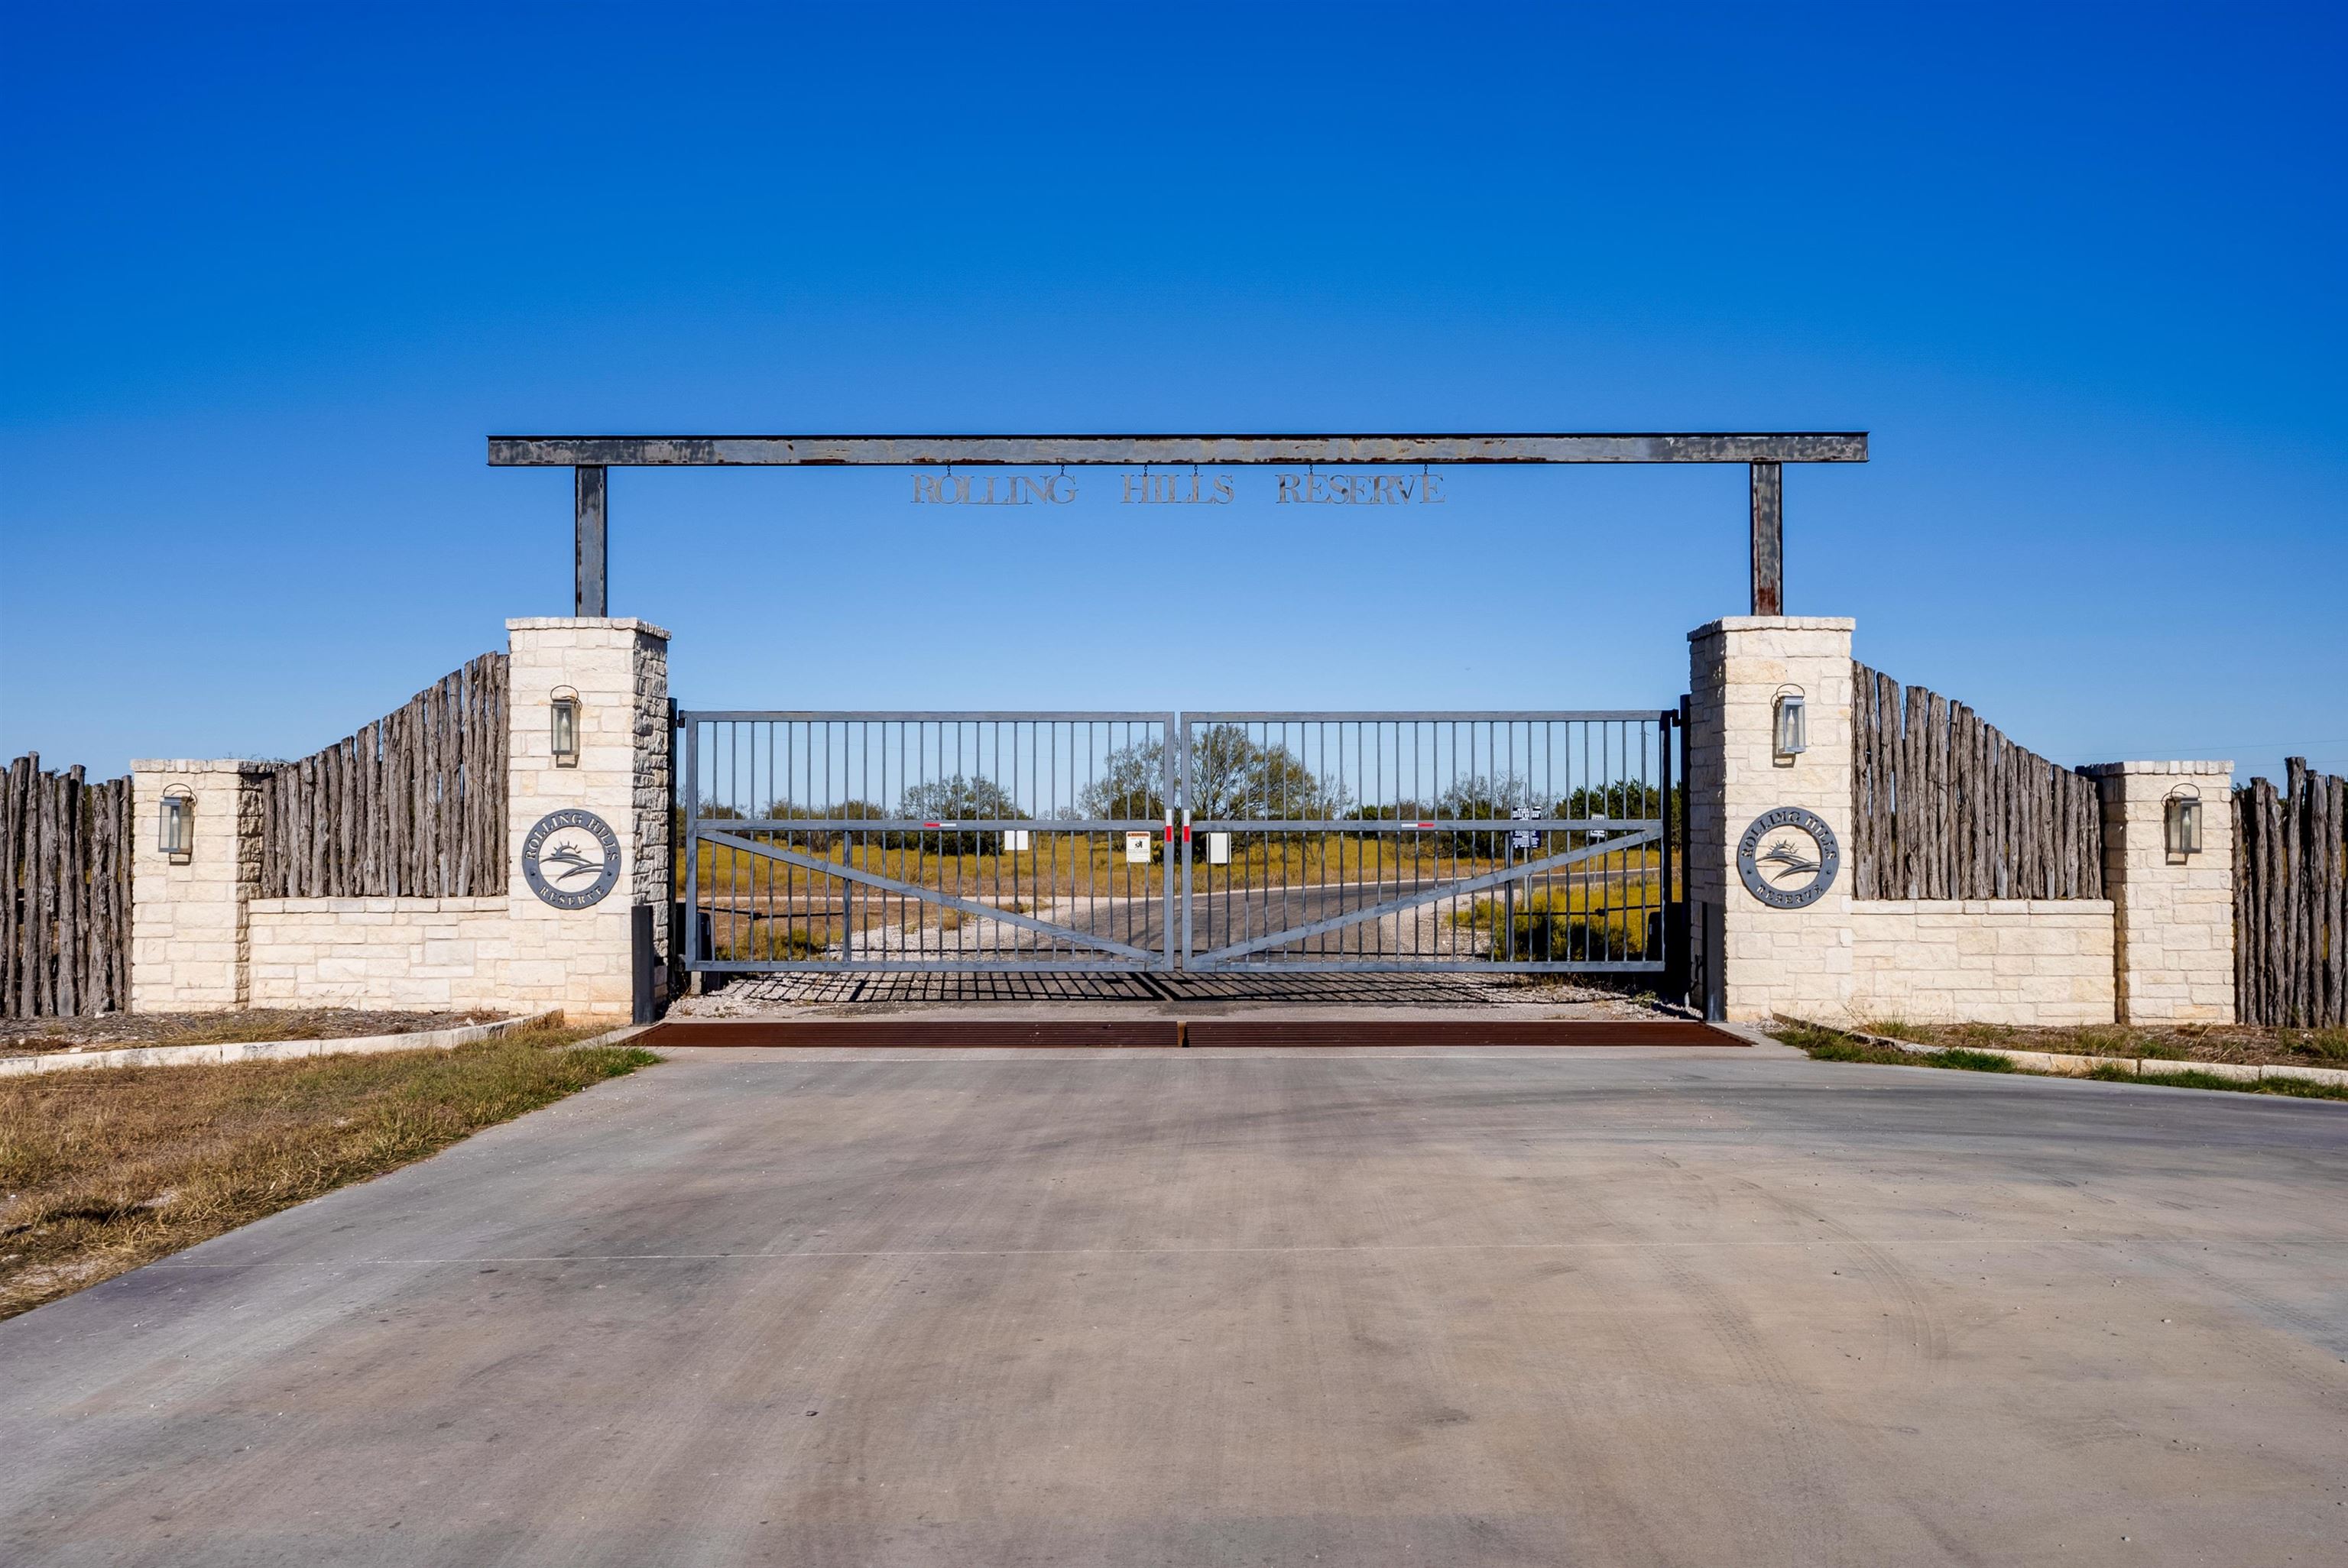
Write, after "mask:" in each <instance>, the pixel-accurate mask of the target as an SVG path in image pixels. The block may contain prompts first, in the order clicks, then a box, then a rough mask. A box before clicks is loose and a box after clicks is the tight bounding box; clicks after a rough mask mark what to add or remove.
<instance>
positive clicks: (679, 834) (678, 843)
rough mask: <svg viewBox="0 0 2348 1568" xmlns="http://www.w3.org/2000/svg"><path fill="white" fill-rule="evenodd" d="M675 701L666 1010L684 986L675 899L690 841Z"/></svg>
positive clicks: (672, 702)
mask: <svg viewBox="0 0 2348 1568" xmlns="http://www.w3.org/2000/svg"><path fill="white" fill-rule="evenodd" d="M676 735H677V720H676V699H675V698H674V697H671V698H670V699H669V700H668V821H667V823H666V824H665V825H664V826H663V829H662V831H663V832H664V833H665V834H667V835H668V886H665V887H664V888H662V889H661V903H662V904H663V905H664V907H666V908H667V910H668V961H667V963H666V964H665V965H664V974H665V979H664V984H663V986H662V988H661V1005H662V1006H663V1007H666V1006H667V1005H668V1004H669V1002H670V1001H672V1000H674V999H675V997H676V995H677V993H679V992H680V991H682V990H683V989H685V987H684V985H683V984H682V981H683V980H684V978H685V900H684V899H682V898H681V897H678V896H677V886H676V857H677V856H678V855H679V854H680V853H685V854H690V853H691V852H692V841H691V840H689V839H686V838H685V815H684V814H683V813H682V812H680V811H679V810H678V809H677V797H676V784H677V780H678V779H679V778H680V777H682V776H683V764H684V762H685V756H684V752H683V748H682V747H680V746H679V745H678V744H677V742H676Z"/></svg>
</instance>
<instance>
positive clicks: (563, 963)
mask: <svg viewBox="0 0 2348 1568" xmlns="http://www.w3.org/2000/svg"><path fill="white" fill-rule="evenodd" d="M507 634H508V641H509V645H510V656H509V662H508V677H509V679H508V692H509V705H508V710H507V712H508V717H507V723H508V726H509V727H508V733H507V742H508V751H507V756H508V763H507V802H508V806H507V821H506V831H507V842H506V844H505V845H504V853H505V856H506V877H505V890H504V892H503V893H502V894H500V895H496V896H492V897H473V898H273V899H259V898H257V897H255V895H256V893H257V891H258V887H259V880H260V867H261V805H262V802H261V792H260V789H259V787H258V786H259V783H260V780H261V779H262V778H263V777H265V776H266V774H267V773H268V770H269V768H270V767H271V765H272V764H266V763H249V762H233V761H232V762H149V763H139V764H134V769H135V772H136V778H135V783H134V786H133V793H134V796H135V799H136V803H137V804H136V810H137V814H138V815H137V822H138V824H139V834H140V835H141V836H140V837H139V850H138V858H137V861H136V864H135V866H134V876H133V880H132V904H133V922H132V928H131V947H132V951H131V998H132V1006H133V1008H134V1009H137V1010H139V1011H146V1012H154V1011H165V1010H187V1009H210V1008H236V1007H244V1006H261V1005H267V1006H345V1007H362V1008H381V1009H417V1010H424V1009H431V1010H441V1009H458V1008H473V1007H495V1008H503V1009H514V1010H518V1011H520V1010H528V1011H536V1010H539V1009H546V1008H561V1009H563V1010H564V1011H565V1013H567V1014H568V1015H570V1016H571V1017H572V1019H574V1020H624V1019H625V1018H626V1017H628V1015H629V1013H630V1010H631V1005H632V1003H633V998H634V974H633V967H632V958H633V951H632V931H631V925H632V920H631V917H630V910H631V909H632V907H634V906H636V905H638V904H640V903H641V904H649V905H654V906H655V907H657V908H658V909H659V911H660V917H658V918H655V920H654V933H655V941H656V943H664V939H665V936H666V931H667V925H668V922H667V919H666V912H667V906H668V903H669V895H668V892H667V885H668V877H669V875H670V873H669V853H668V820H669V816H668V789H669V782H668V770H669V765H670V764H669V756H668V753H669V729H668V651H667V650H668V633H666V632H665V631H663V630H661V629H660V628H658V627H656V626H651V625H648V624H646V623H645V622H644V621H641V620H627V619H593V620H572V619H567V618H566V619H560V620H557V619H530V620H511V621H509V622H507ZM557 695H564V696H570V697H573V698H575V699H576V700H577V702H578V704H579V732H580V749H579V754H578V757H577V760H576V764H575V765H567V766H566V765H559V764H558V763H557V760H556V759H555V757H554V755H553V752H552V740H551V733H550V725H549V722H548V721H549V705H550V703H551V701H552V700H553V698H554V697H556V696H557ZM174 790H186V791H187V792H188V793H190V794H192V795H193V796H194V798H195V801H196V811H195V836H194V853H193V855H192V856H191V858H190V860H189V861H188V863H187V864H185V865H173V864H171V863H170V861H169V860H168V858H167V857H166V856H163V854H162V853H161V852H160V849H159V848H158V847H157V842H156V839H157V835H156V831H155V824H156V821H157V818H158V815H159V814H160V809H161V803H162V798H163V795H164V794H165V793H166V792H167V791H174ZM566 809H568V810H574V811H583V812H592V813H593V814H594V815H597V816H599V817H601V818H602V820H603V821H604V823H605V824H606V825H608V826H609V827H610V828H611V829H612V832H613V836H614V838H615V839H616V840H617V843H618V854H619V857H620V865H619V866H618V867H617V876H616V880H615V882H614V884H613V887H612V889H611V891H610V892H609V893H608V894H607V895H606V896H605V897H603V898H602V899H601V900H600V901H599V902H596V903H594V904H592V905H588V906H586V907H582V908H558V907H554V906H552V905H551V904H549V903H547V902H545V901H543V900H541V898H540V897H538V896H537V894H536V893H535V892H533V891H532V890H531V888H530V883H529V880H528V878H527V876H525V874H524V872H523V868H522V863H521V860H522V847H523V845H524V842H525V841H526V840H527V839H528V837H529V835H530V830H531V828H532V827H534V826H535V825H537V824H538V823H539V822H540V820H541V818H543V817H545V816H546V815H548V814H550V813H552V812H557V811H562V810H566Z"/></svg>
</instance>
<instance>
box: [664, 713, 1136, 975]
mask: <svg viewBox="0 0 2348 1568" xmlns="http://www.w3.org/2000/svg"><path fill="white" fill-rule="evenodd" d="M677 722H678V725H679V728H680V730H681V731H682V733H681V735H680V736H679V739H680V741H681V743H682V753H683V769H682V774H683V779H682V782H683V785H684V787H683V788H682V789H680V791H679V792H678V793H679V795H680V797H681V798H680V801H679V807H680V812H681V815H682V816H683V819H684V820H683V822H682V823H681V824H680V826H681V828H682V831H683V837H684V848H685V855H684V859H683V865H682V871H681V878H680V880H681V882H682V886H680V887H679V889H678V891H679V893H680V895H681V896H682V897H683V899H684V904H685V927H686V931H685V953H686V955H687V956H686V964H687V967H688V968H694V969H698V970H705V971H716V972H724V973H767V972H776V971H794V970H810V971H821V972H839V971H854V970H927V969H942V970H964V969H994V970H1011V971H1027V972H1063V973H1065V972H1071V971H1077V972H1081V971H1090V970H1126V969H1163V968H1170V967H1171V966H1172V962H1173V957H1172V952H1173V950H1172V948H1170V947H1169V944H1168V942H1167V932H1168V931H1169V929H1170V928H1173V927H1174V926H1175V922H1174V921H1173V920H1172V919H1169V913H1170V912H1171V909H1172V902H1171V900H1172V897H1173V893H1174V890H1173V888H1171V887H1169V883H1168V879H1167V876H1166V853H1165V845H1166V840H1167V838H1168V836H1169V827H1168V825H1169V823H1170V822H1171V820H1172V817H1171V813H1170V810H1169V806H1170V804H1171V802H1172V801H1173V799H1174V778H1175V756H1174V749H1173V738H1174V733H1173V732H1174V719H1173V715H1172V714H1170V713H1121V712H1120V713H1076V712H1036V713H1012V712H987V713H977V712H871V713H851V712H681V713H679V714H678V715H677ZM1177 883H1178V885H1179V873H1177Z"/></svg>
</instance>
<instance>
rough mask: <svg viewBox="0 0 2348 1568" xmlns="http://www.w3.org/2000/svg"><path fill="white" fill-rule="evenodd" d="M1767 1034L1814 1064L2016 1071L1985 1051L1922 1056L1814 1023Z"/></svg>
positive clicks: (1964, 1070)
mask: <svg viewBox="0 0 2348 1568" xmlns="http://www.w3.org/2000/svg"><path fill="white" fill-rule="evenodd" d="M1769 1032H1770V1034H1771V1035H1772V1036H1773V1037H1775V1038H1776V1039H1778V1040H1784V1041H1785V1042H1786V1043H1787V1045H1791V1046H1797V1047H1798V1048H1800V1049H1801V1050H1805V1051H1807V1052H1808V1053H1809V1055H1810V1057H1811V1059H1812V1060H1813V1061H1865V1062H1872V1063H1874V1064H1876V1065H1877V1066H1879V1067H1939V1068H1945V1069H1949V1070H1952V1071H1958V1072H2013V1071H2018V1069H2016V1068H2015V1067H2014V1065H2013V1062H2012V1061H2008V1060H2007V1059H2006V1058H2004V1057H2003V1056H1996V1055H1993V1054H1992V1053H1990V1052H1988V1051H1985V1050H1943V1051H1941V1052H1939V1053H1938V1054H1937V1055H1931V1056H1925V1055H1921V1054H1918V1053H1916V1052H1914V1051H1906V1050H1893V1049H1892V1048H1891V1047H1890V1046H1888V1045H1874V1044H1870V1043H1869V1042H1868V1041H1866V1040H1861V1039H1859V1037H1858V1036H1857V1035H1850V1034H1845V1033H1844V1032H1843V1031H1842V1030H1838V1029H1827V1028H1824V1027H1822V1026H1820V1025H1818V1024H1807V1023H1805V1024H1784V1025H1780V1026H1779V1027H1777V1028H1776V1029H1772V1030H1770V1031H1769ZM1886 1032H1889V1031H1886Z"/></svg>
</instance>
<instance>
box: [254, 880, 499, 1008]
mask: <svg viewBox="0 0 2348 1568" xmlns="http://www.w3.org/2000/svg"><path fill="white" fill-rule="evenodd" d="M508 926H509V922H508V919H507V915H506V901H505V899H504V897H494V898H256V899H254V900H253V901H252V907H251V927H252V1005H253V1006H254V1007H352V1008H378V1009H389V1010H402V1009H405V1010H410V1011H417V1012H454V1011H462V1010H465V1009H471V1008H506V1007H510V1006H512V1005H513V998H512V993H511V989H510V986H509V984H508V981H507V978H506V972H507V969H508V968H509V967H510V958H512V950H513V943H512V940H511V938H510V933H509V930H508Z"/></svg>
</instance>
